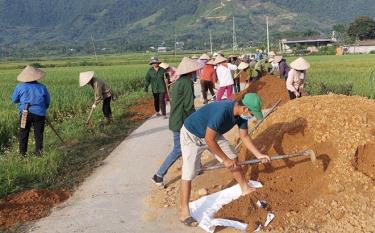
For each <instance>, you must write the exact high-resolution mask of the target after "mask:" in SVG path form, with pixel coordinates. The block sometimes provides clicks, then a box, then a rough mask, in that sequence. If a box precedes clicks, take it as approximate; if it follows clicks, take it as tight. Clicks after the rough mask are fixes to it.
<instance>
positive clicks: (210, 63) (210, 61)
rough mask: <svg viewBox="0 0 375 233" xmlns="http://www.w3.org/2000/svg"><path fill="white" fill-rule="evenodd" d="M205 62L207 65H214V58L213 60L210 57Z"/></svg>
mask: <svg viewBox="0 0 375 233" xmlns="http://www.w3.org/2000/svg"><path fill="white" fill-rule="evenodd" d="M206 64H207V65H215V60H214V59H211V60H209V61H208V62H207V63H206Z"/></svg>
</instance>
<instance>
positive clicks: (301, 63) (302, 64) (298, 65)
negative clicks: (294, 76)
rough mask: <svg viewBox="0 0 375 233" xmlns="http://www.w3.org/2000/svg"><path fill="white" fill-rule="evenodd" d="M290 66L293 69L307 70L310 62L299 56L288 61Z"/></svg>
mask: <svg viewBox="0 0 375 233" xmlns="http://www.w3.org/2000/svg"><path fill="white" fill-rule="evenodd" d="M290 67H292V68H293V69H295V70H307V69H308V68H310V63H308V62H307V61H306V60H305V59H304V58H303V57H299V58H298V59H296V60H294V61H293V62H292V63H290Z"/></svg>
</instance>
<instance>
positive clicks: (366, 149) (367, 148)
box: [353, 144, 375, 180]
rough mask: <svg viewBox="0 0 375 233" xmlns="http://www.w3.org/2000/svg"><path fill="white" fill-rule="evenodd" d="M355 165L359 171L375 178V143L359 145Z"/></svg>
mask: <svg viewBox="0 0 375 233" xmlns="http://www.w3.org/2000/svg"><path fill="white" fill-rule="evenodd" d="M353 165H354V167H355V168H356V169H357V170H358V171H360V172H362V173H363V174H365V175H367V176H368V177H370V178H371V179H373V180H375V144H366V145H364V146H360V147H358V149H357V152H356V153H355V158H354V163H353Z"/></svg>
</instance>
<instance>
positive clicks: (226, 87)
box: [215, 55, 237, 101]
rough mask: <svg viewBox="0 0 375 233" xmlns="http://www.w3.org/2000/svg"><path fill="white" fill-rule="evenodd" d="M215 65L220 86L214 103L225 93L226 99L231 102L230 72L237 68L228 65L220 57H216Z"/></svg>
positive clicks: (231, 84)
mask: <svg viewBox="0 0 375 233" xmlns="http://www.w3.org/2000/svg"><path fill="white" fill-rule="evenodd" d="M215 64H216V65H217V68H216V74H217V79H218V80H219V85H220V88H219V90H218V91H217V94H216V101H220V100H221V99H222V97H223V95H224V93H225V92H226V93H227V99H228V100H231V99H232V97H233V84H234V81H233V76H232V71H235V70H237V66H236V65H233V64H230V63H228V62H227V59H226V58H225V57H223V56H221V55H219V56H217V57H216V59H215Z"/></svg>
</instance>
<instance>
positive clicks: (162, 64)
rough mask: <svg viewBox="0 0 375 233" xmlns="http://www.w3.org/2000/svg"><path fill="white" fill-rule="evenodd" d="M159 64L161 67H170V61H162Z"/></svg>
mask: <svg viewBox="0 0 375 233" xmlns="http://www.w3.org/2000/svg"><path fill="white" fill-rule="evenodd" d="M159 66H160V67H161V68H163V69H168V67H169V64H168V63H165V62H162V63H160V65H159Z"/></svg>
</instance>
